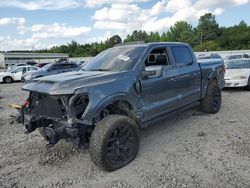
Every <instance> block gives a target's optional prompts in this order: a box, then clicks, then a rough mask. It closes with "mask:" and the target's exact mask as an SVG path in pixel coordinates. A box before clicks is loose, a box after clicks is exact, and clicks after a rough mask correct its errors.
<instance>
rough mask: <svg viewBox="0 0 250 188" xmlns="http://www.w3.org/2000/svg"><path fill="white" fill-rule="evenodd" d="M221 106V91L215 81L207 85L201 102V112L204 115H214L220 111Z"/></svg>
mask: <svg viewBox="0 0 250 188" xmlns="http://www.w3.org/2000/svg"><path fill="white" fill-rule="evenodd" d="M220 106H221V89H220V87H219V86H218V83H217V82H216V81H212V82H210V83H209V85H208V88H207V93H206V96H205V98H204V99H202V100H201V110H202V111H204V112H206V113H211V114H215V113H217V112H218V111H219V110H220Z"/></svg>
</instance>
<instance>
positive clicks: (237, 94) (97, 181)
mask: <svg viewBox="0 0 250 188" xmlns="http://www.w3.org/2000/svg"><path fill="white" fill-rule="evenodd" d="M21 87H22V83H14V84H9V85H6V84H0V97H1V99H0V187H32V188H33V187H41V188H42V187H44V188H45V187H46V188H47V187H190V188H194V187H227V188H228V187H250V116H249V114H250V92H247V91H244V90H241V89H232V90H224V91H223V103H222V107H221V110H220V112H219V113H217V114H215V115H208V114H204V113H201V112H200V111H199V110H198V109H192V110H190V111H187V112H185V113H183V114H181V115H178V116H175V117H172V118H170V119H168V120H166V121H164V122H161V123H159V124H157V125H154V126H151V127H148V128H146V129H143V130H141V133H140V134H141V144H140V150H139V153H138V156H137V157H136V159H135V160H134V161H133V162H132V163H130V164H129V165H127V166H126V167H124V168H122V169H120V170H117V171H115V172H112V173H108V172H104V171H101V170H99V169H98V168H97V167H96V166H95V165H94V164H93V163H92V162H91V160H90V156H89V153H88V150H79V149H78V148H77V146H74V145H72V144H71V143H66V142H64V141H60V142H59V143H58V144H57V145H56V146H54V147H52V148H47V147H46V142H45V141H44V140H43V138H42V137H41V136H40V134H39V132H38V131H35V132H33V133H31V134H28V135H26V134H24V128H23V127H22V126H21V125H20V124H17V123H13V124H11V121H12V118H11V117H10V116H11V115H16V112H15V110H11V109H9V108H8V107H7V105H8V104H10V103H20V102H22V101H23V100H24V99H25V98H26V96H27V93H26V92H24V91H21Z"/></svg>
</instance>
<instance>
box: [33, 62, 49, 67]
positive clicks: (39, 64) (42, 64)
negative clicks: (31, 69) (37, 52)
mask: <svg viewBox="0 0 250 188" xmlns="http://www.w3.org/2000/svg"><path fill="white" fill-rule="evenodd" d="M48 64H50V63H37V64H36V66H37V67H39V68H42V67H44V66H45V65H48Z"/></svg>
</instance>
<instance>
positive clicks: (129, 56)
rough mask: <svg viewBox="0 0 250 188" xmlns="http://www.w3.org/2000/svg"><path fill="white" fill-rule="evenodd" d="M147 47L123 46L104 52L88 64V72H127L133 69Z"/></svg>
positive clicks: (84, 68) (86, 66) (85, 68)
mask: <svg viewBox="0 0 250 188" xmlns="http://www.w3.org/2000/svg"><path fill="white" fill-rule="evenodd" d="M144 50H145V47H131V46H122V47H115V48H111V49H108V50H105V51H103V52H102V53H100V54H98V55H97V56H96V57H94V58H93V59H92V60H91V61H90V62H89V63H87V64H86V65H85V66H84V67H83V68H82V69H83V70H86V71H114V72H116V71H125V70H131V69H133V67H134V65H135V64H136V62H137V61H138V59H139V57H140V55H141V54H142V52H143V51H144Z"/></svg>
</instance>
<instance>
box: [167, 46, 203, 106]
mask: <svg viewBox="0 0 250 188" xmlns="http://www.w3.org/2000/svg"><path fill="white" fill-rule="evenodd" d="M170 48H171V52H172V56H173V59H174V61H175V65H176V69H177V71H178V74H177V76H176V77H175V78H174V79H175V82H176V85H177V87H178V93H179V94H180V96H181V101H180V102H181V103H180V105H181V106H186V105H188V104H192V103H193V102H195V101H198V100H199V99H200V97H201V69H200V66H199V65H198V63H197V62H196V61H195V57H194V56H193V55H192V54H193V53H191V49H190V47H188V46H185V45H179V46H171V47H170Z"/></svg>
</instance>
